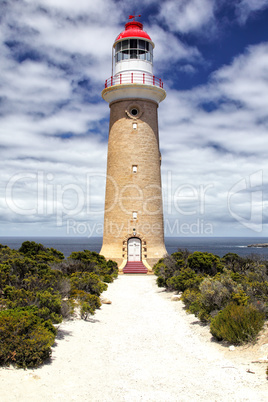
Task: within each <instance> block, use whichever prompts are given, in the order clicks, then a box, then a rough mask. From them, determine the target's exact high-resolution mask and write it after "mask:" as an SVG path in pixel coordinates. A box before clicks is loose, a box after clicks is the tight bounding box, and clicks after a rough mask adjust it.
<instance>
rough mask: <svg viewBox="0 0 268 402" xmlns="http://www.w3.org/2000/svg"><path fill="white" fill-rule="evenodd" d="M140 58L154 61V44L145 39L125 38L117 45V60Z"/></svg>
mask: <svg viewBox="0 0 268 402" xmlns="http://www.w3.org/2000/svg"><path fill="white" fill-rule="evenodd" d="M129 59H136V60H137V59H139V60H146V61H148V62H150V63H153V46H152V44H151V43H150V42H147V41H145V40H143V39H125V40H123V41H121V42H119V43H117V44H116V46H115V62H116V63H118V62H120V61H122V60H129Z"/></svg>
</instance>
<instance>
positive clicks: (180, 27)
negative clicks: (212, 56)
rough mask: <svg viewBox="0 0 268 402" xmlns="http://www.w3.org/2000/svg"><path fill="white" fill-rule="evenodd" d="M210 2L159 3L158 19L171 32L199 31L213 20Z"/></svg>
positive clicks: (206, 0) (183, 0) (197, 0)
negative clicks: (163, 21) (164, 23)
mask: <svg viewBox="0 0 268 402" xmlns="http://www.w3.org/2000/svg"><path fill="white" fill-rule="evenodd" d="M213 7H214V2H213V1H212V0H203V1H199V0H182V1H179V2H175V1H172V0H168V1H164V2H162V3H161V11H160V13H159V19H162V20H165V22H166V24H167V25H168V27H169V29H170V30H171V31H176V32H183V33H188V32H192V31H197V30H200V29H201V28H202V27H203V26H204V25H206V26H207V29H209V28H210V27H209V26H208V25H207V24H208V23H209V22H211V21H212V20H213V18H214V15H213Z"/></svg>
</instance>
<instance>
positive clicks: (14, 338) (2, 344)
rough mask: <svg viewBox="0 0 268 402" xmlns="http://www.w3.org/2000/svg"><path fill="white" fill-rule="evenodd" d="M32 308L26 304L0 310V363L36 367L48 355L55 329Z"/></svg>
mask: <svg viewBox="0 0 268 402" xmlns="http://www.w3.org/2000/svg"><path fill="white" fill-rule="evenodd" d="M36 311H37V309H32V308H26V309H13V310H5V311H1V312H0V365H10V364H15V365H16V366H17V367H24V368H25V367H36V366H39V365H40V364H41V363H43V362H44V360H46V359H47V358H48V357H50V355H51V346H52V345H53V343H54V340H55V335H56V330H55V328H54V327H53V325H52V324H51V322H49V321H46V322H45V321H43V320H42V319H41V318H40V317H38V316H37V315H36Z"/></svg>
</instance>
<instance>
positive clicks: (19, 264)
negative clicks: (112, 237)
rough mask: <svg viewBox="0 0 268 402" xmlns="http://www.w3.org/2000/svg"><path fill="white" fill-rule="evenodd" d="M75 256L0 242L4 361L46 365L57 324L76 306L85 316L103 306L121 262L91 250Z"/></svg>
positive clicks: (31, 244) (0, 338)
mask: <svg viewBox="0 0 268 402" xmlns="http://www.w3.org/2000/svg"><path fill="white" fill-rule="evenodd" d="M72 257H73V258H70V259H66V260H65V259H64V256H63V254H62V253H61V252H59V251H57V250H55V249H53V248H46V247H44V246H43V245H42V244H38V243H35V242H29V241H28V242H24V243H22V246H21V248H20V249H19V251H16V250H11V249H10V248H9V247H7V246H3V245H0V310H2V313H3V317H2V318H0V321H1V320H2V321H1V324H0V329H1V328H2V331H1V330H0V345H1V346H3V345H4V346H3V347H2V348H0V355H1V356H0V364H2V365H3V364H10V363H14V364H16V365H17V366H19V367H27V366H28V367H34V366H37V365H39V364H41V363H42V362H43V361H44V359H45V358H47V357H48V356H49V355H50V353H51V350H50V346H51V342H52V343H53V339H54V337H55V334H56V330H55V328H54V326H53V324H57V323H60V322H61V321H62V318H63V317H64V318H68V317H70V315H72V314H73V312H74V311H75V307H77V306H78V307H79V308H80V314H81V318H83V319H87V317H88V316H89V315H91V314H94V312H95V310H96V309H97V308H100V306H101V302H100V299H99V295H100V294H101V293H102V292H103V291H104V290H106V289H107V284H106V283H104V281H105V282H107V283H110V282H112V281H113V280H114V278H116V277H117V275H118V268H117V264H116V262H114V261H107V262H106V260H105V258H104V257H103V256H100V255H99V254H98V253H95V252H90V251H88V250H85V251H84V252H81V253H73V255H72ZM5 333H6V334H10V337H9V338H10V339H9V341H8V337H6V336H5ZM15 333H16V334H17V339H16V342H15V338H14V337H15V335H14V334H15ZM12 334H13V335H14V336H13V335H12ZM51 334H52V335H51ZM52 338H53V339H52ZM8 342H9V343H8Z"/></svg>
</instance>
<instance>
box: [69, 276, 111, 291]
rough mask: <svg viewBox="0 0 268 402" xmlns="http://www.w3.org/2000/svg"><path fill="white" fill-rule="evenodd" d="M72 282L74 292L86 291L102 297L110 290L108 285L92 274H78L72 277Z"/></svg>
mask: <svg viewBox="0 0 268 402" xmlns="http://www.w3.org/2000/svg"><path fill="white" fill-rule="evenodd" d="M70 280H71V286H72V289H73V290H76V289H78V290H84V291H85V292H88V293H91V294H92V295H97V296H100V294H101V293H102V292H103V291H104V290H107V288H108V285H107V284H106V283H104V282H102V281H101V280H100V279H99V277H98V275H96V274H93V273H92V272H76V273H74V274H72V275H71V278H70Z"/></svg>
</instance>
